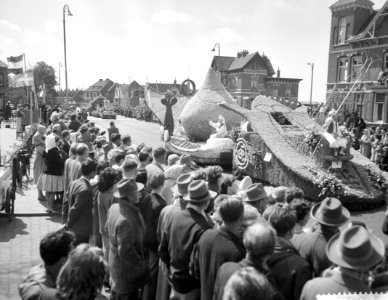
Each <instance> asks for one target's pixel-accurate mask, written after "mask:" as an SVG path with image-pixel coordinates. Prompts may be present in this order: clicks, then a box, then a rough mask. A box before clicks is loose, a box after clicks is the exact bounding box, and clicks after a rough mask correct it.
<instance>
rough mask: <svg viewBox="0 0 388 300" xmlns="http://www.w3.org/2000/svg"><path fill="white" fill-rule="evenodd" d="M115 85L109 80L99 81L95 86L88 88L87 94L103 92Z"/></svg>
mask: <svg viewBox="0 0 388 300" xmlns="http://www.w3.org/2000/svg"><path fill="white" fill-rule="evenodd" d="M113 85H114V82H113V81H112V80H110V79H109V78H107V79H105V80H103V79H100V80H98V81H97V82H96V83H95V84H93V85H91V86H90V87H88V88H87V89H86V90H85V92H101V91H102V90H103V89H104V88H108V89H110V88H111V87H112V86H113Z"/></svg>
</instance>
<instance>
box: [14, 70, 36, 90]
mask: <svg viewBox="0 0 388 300" xmlns="http://www.w3.org/2000/svg"><path fill="white" fill-rule="evenodd" d="M10 86H11V87H23V86H32V87H34V72H33V70H29V71H27V72H24V73H21V74H18V75H15V76H14V77H13V78H12V80H11V81H10Z"/></svg>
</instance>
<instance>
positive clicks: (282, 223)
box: [269, 205, 296, 236]
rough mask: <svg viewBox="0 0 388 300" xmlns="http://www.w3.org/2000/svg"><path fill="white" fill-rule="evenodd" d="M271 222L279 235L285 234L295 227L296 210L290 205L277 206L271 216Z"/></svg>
mask: <svg viewBox="0 0 388 300" xmlns="http://www.w3.org/2000/svg"><path fill="white" fill-rule="evenodd" d="M269 223H270V224H271V226H272V227H273V229H275V230H276V233H277V235H279V236H284V235H285V234H287V233H288V232H289V231H290V230H292V229H293V228H294V227H295V223H296V212H295V210H293V209H292V208H291V207H289V206H288V205H287V206H283V207H282V206H276V207H275V208H274V210H273V211H272V213H271V215H270V216H269Z"/></svg>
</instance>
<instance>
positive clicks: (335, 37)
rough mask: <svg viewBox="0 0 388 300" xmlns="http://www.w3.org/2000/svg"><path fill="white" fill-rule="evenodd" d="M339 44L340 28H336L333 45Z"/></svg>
mask: <svg viewBox="0 0 388 300" xmlns="http://www.w3.org/2000/svg"><path fill="white" fill-rule="evenodd" d="M337 43H338V27H337V26H335V27H334V28H333V45H337Z"/></svg>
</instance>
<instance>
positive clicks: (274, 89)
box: [211, 50, 301, 106]
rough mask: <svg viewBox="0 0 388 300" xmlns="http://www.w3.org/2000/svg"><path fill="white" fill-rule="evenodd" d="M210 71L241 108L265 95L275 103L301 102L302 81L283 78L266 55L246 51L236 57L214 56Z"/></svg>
mask: <svg viewBox="0 0 388 300" xmlns="http://www.w3.org/2000/svg"><path fill="white" fill-rule="evenodd" d="M211 67H212V68H213V69H214V70H215V71H216V72H217V74H218V75H219V76H220V79H221V82H222V84H223V85H224V86H225V88H226V89H227V90H228V91H229V92H230V93H231V95H232V96H233V97H234V98H235V99H237V101H238V102H239V103H240V105H242V106H249V105H247V104H246V103H244V100H247V99H249V100H248V101H252V100H253V99H254V98H255V97H256V96H259V95H266V96H270V97H273V98H274V99H278V98H284V99H287V100H289V101H297V100H298V91H299V82H300V81H301V79H296V78H281V77H280V70H278V71H277V72H276V77H274V75H275V71H274V69H273V67H272V64H271V61H270V60H269V58H268V57H267V56H266V55H264V54H263V55H260V54H259V53H258V52H254V53H249V52H248V51H246V50H243V51H241V52H238V53H237V56H236V57H230V56H214V58H213V61H212V63H211Z"/></svg>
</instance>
